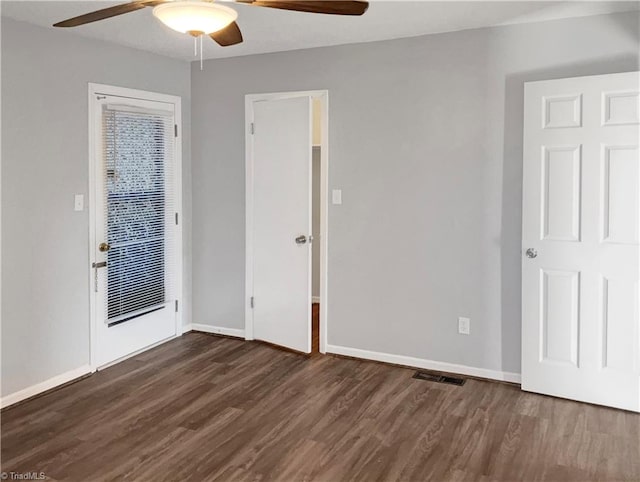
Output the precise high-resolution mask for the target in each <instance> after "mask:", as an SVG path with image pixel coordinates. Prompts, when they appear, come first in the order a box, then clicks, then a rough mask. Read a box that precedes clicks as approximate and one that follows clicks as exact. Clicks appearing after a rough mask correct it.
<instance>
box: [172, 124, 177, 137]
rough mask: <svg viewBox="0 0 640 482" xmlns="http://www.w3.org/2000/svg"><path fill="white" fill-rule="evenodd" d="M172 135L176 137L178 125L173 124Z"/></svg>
mask: <svg viewBox="0 0 640 482" xmlns="http://www.w3.org/2000/svg"><path fill="white" fill-rule="evenodd" d="M173 135H174V137H178V124H173Z"/></svg>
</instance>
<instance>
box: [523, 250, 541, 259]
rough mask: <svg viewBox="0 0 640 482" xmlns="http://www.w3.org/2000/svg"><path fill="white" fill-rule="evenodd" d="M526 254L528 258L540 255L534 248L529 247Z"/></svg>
mask: <svg viewBox="0 0 640 482" xmlns="http://www.w3.org/2000/svg"><path fill="white" fill-rule="evenodd" d="M524 254H525V255H526V257H527V258H531V259H533V258H535V257H537V256H538V252H537V251H536V250H535V249H533V248H529V249H527V250H526V251H525V253H524Z"/></svg>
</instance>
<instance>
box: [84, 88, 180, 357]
mask: <svg viewBox="0 0 640 482" xmlns="http://www.w3.org/2000/svg"><path fill="white" fill-rule="evenodd" d="M94 97H95V98H94V99H92V101H93V102H95V104H94V105H93V106H92V107H93V109H92V112H93V113H94V119H93V121H94V149H95V151H94V172H95V176H94V182H95V185H94V192H95V200H94V229H95V246H94V247H93V249H94V253H93V256H92V258H93V263H92V269H93V287H92V288H93V290H94V294H95V298H94V299H95V303H94V309H95V313H94V329H95V337H94V343H95V345H94V349H95V356H94V365H95V366H96V367H100V366H104V365H106V364H109V363H111V362H114V361H116V360H118V359H120V358H123V357H126V356H128V355H130V354H132V353H135V352H137V351H140V350H142V349H144V348H146V347H149V346H151V345H154V344H156V343H158V342H160V341H163V340H165V339H167V338H171V337H173V336H175V335H176V320H177V296H176V293H177V288H178V287H177V286H176V280H177V276H176V275H177V270H176V265H177V263H176V262H177V255H176V248H177V240H178V236H177V235H178V228H177V221H178V220H177V211H176V187H177V186H176V175H175V174H176V173H175V157H176V142H175V140H176V139H175V138H176V134H175V131H174V126H175V123H176V120H175V106H174V104H173V103H166V102H156V101H149V100H143V99H133V98H126V97H117V96H110V95H96V96H94Z"/></svg>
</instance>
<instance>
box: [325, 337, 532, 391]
mask: <svg viewBox="0 0 640 482" xmlns="http://www.w3.org/2000/svg"><path fill="white" fill-rule="evenodd" d="M327 353H334V354H336V355H344V356H350V357H354V358H363V359H365V360H375V361H381V362H385V363H393V364H396V365H406V366H409V367H415V368H424V369H425V370H435V371H440V372H447V373H456V374H459V375H468V376H470V377H480V378H489V379H491V380H499V381H502V382H511V383H520V379H521V377H520V374H519V373H512V372H501V371H497V370H488V369H486V368H476V367H470V366H466V365H456V364H454V363H446V362H439V361H434V360H425V359H424V358H414V357H410V356H404V355H392V354H390V353H381V352H377V351H369V350H361V349H359V348H350V347H346V346H338V345H329V344H327Z"/></svg>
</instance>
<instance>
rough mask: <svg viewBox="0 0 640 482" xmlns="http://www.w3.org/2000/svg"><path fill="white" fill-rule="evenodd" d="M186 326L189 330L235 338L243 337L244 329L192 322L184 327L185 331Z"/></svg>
mask: <svg viewBox="0 0 640 482" xmlns="http://www.w3.org/2000/svg"><path fill="white" fill-rule="evenodd" d="M187 328H189V330H191V331H201V332H202V333H213V334H214V335H226V336H233V337H235V338H242V339H244V330H240V329H238V328H225V327H223V326H211V325H202V324H200V323H193V324H192V325H191V326H189V327H186V326H185V328H184V331H187Z"/></svg>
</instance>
